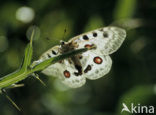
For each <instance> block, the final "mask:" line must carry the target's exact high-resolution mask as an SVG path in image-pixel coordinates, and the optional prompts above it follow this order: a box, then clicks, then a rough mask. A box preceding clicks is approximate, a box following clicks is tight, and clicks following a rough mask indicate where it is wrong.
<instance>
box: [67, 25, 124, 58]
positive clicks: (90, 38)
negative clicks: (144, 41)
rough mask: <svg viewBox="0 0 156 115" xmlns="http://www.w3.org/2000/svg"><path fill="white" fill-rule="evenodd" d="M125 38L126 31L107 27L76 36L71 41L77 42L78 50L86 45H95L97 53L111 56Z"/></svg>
mask: <svg viewBox="0 0 156 115" xmlns="http://www.w3.org/2000/svg"><path fill="white" fill-rule="evenodd" d="M125 37H126V32H125V30H124V29H121V28H118V27H105V28H100V29H96V30H93V31H90V32H87V33H84V34H82V35H79V36H76V37H74V38H73V39H71V40H70V41H71V42H76V43H77V44H78V48H83V47H85V45H86V44H94V45H96V47H97V48H96V51H98V52H100V54H102V55H109V54H112V53H113V52H115V51H116V50H117V49H118V48H119V47H120V46H121V44H122V43H123V41H124V39H125ZM100 54H99V55H100Z"/></svg>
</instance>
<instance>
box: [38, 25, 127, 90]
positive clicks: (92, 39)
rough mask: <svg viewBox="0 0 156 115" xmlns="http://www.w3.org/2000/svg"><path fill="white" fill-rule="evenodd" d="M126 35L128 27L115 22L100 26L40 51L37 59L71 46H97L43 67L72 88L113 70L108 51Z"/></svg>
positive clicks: (116, 45)
mask: <svg viewBox="0 0 156 115" xmlns="http://www.w3.org/2000/svg"><path fill="white" fill-rule="evenodd" d="M125 37H126V31H125V30H124V29H122V28H119V27H112V26H108V27H104V28H99V29H96V30H93V31H90V32H87V33H83V34H81V35H78V36H76V37H74V38H72V39H70V40H69V41H68V42H64V41H61V44H60V45H56V46H54V47H52V48H51V49H49V50H48V51H47V52H45V53H44V54H43V55H41V57H40V58H39V60H38V62H42V61H44V60H46V59H49V58H52V57H55V56H58V55H61V54H63V53H66V52H69V51H71V50H75V49H80V48H90V47H92V46H95V48H94V49H92V50H88V51H86V52H84V53H82V54H77V55H74V56H72V57H69V58H67V59H64V60H61V61H59V62H57V63H55V64H52V65H50V66H49V67H47V68H46V69H44V70H43V71H42V73H44V74H46V75H48V76H56V77H58V78H59V79H60V80H61V81H62V83H64V84H65V85H67V86H69V87H71V88H78V87H81V86H82V85H84V84H85V82H86V78H87V79H90V80H95V79H98V78H101V77H103V76H105V75H106V74H107V73H108V72H109V71H110V69H111V66H112V60H111V58H110V56H109V55H110V54H112V53H114V52H115V51H116V50H118V49H119V47H120V46H121V45H122V43H123V41H124V40H125Z"/></svg>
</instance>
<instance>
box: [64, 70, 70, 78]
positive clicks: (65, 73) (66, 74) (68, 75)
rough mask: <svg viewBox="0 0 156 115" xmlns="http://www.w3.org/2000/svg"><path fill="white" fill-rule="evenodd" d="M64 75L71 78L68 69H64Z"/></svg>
mask: <svg viewBox="0 0 156 115" xmlns="http://www.w3.org/2000/svg"><path fill="white" fill-rule="evenodd" d="M64 76H65V77H66V78H70V72H69V71H67V70H65V71H64Z"/></svg>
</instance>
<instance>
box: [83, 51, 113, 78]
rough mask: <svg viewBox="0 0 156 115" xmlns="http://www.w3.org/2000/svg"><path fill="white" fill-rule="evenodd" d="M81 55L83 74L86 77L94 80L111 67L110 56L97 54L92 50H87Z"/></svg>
mask: <svg viewBox="0 0 156 115" xmlns="http://www.w3.org/2000/svg"><path fill="white" fill-rule="evenodd" d="M82 56H83V57H82V61H81V62H82V66H83V67H84V68H83V70H84V71H83V74H84V76H85V77H86V78H88V79H91V80H94V79H98V78H100V77H103V76H104V75H106V74H107V73H108V72H109V71H110V69H111V66H112V60H111V58H110V56H104V55H97V54H96V52H94V51H87V52H85V53H84V54H82ZM84 62H85V63H84ZM83 64H84V65H83Z"/></svg>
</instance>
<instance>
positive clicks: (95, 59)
mask: <svg viewBox="0 0 156 115" xmlns="http://www.w3.org/2000/svg"><path fill="white" fill-rule="evenodd" d="M102 61H103V60H102V58H100V57H94V62H95V63H96V64H101V63H102Z"/></svg>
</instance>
